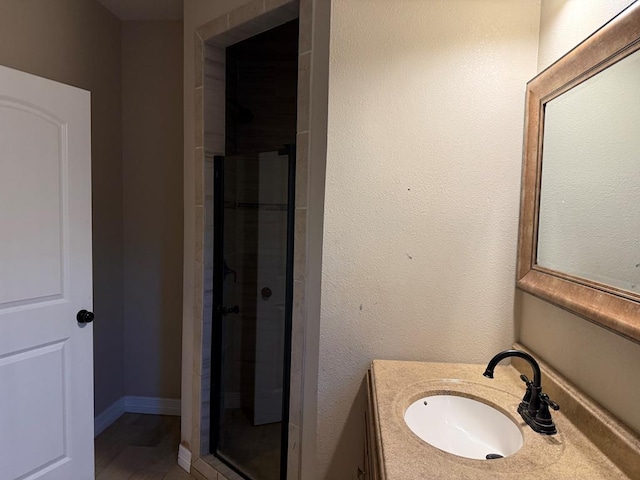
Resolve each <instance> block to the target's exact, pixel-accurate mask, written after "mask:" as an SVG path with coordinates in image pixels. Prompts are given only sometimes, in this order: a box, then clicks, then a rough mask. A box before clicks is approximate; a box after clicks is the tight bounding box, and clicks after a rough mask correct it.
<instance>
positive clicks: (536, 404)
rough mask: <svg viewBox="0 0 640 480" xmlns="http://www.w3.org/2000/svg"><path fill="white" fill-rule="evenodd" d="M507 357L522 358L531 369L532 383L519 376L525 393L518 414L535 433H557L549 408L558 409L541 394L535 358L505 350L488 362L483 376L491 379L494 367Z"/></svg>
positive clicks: (538, 370)
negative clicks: (524, 387)
mask: <svg viewBox="0 0 640 480" xmlns="http://www.w3.org/2000/svg"><path fill="white" fill-rule="evenodd" d="M507 357H519V358H522V359H524V360H526V361H527V362H529V365H531V368H532V369H533V381H530V380H529V379H528V378H527V377H526V376H525V375H520V379H521V380H522V381H523V382H524V383H525V384H526V385H527V391H526V392H525V394H524V397H523V398H522V401H521V402H520V405H518V413H519V414H520V416H521V417H522V419H523V420H524V421H525V422H526V423H527V425H529V426H530V427H531V428H532V429H533V430H534V431H535V432H538V433H542V434H545V435H553V434H554V433H557V430H556V426H555V425H554V423H553V419H552V418H551V413H550V412H549V408H552V409H553V410H559V409H560V407H559V406H558V404H557V403H555V402H553V401H551V400H550V399H549V396H548V395H547V394H546V393H542V379H541V375H540V365H538V362H536V359H535V358H533V357H532V356H531V355H529V354H528V353H527V352H523V351H521V350H505V351H504V352H500V353H498V354H497V355H495V356H494V357H493V358H492V359H491V360H490V361H489V364H488V365H487V369H486V370H485V371H484V374H483V375H484V376H485V377H487V378H493V370H494V369H495V368H496V365H497V364H498V363H499V362H501V361H502V360H504V359H505V358H507Z"/></svg>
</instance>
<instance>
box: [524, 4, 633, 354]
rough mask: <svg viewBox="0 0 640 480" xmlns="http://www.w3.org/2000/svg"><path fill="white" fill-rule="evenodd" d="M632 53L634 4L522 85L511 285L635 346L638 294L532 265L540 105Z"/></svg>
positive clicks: (539, 167)
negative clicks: (522, 122)
mask: <svg viewBox="0 0 640 480" xmlns="http://www.w3.org/2000/svg"><path fill="white" fill-rule="evenodd" d="M637 50H640V2H634V3H633V4H632V5H630V6H629V7H627V8H626V9H625V10H623V11H622V12H621V13H620V14H619V15H618V16H616V17H615V18H613V19H612V20H611V21H610V22H609V23H607V24H606V25H604V26H603V27H602V28H601V29H600V30H598V31H597V32H595V33H594V34H593V35H591V36H590V37H589V38H587V39H586V40H585V41H583V42H582V43H581V44H580V45H578V46H577V47H575V48H574V49H573V50H571V51H570V52H569V53H567V54H566V55H565V56H563V57H562V58H560V59H559V60H558V61H557V62H555V63H554V64H553V65H551V66H550V67H549V68H547V69H546V70H544V71H543V72H542V73H540V74H539V75H538V76H536V77H535V78H534V79H533V80H531V81H529V82H528V83H527V94H526V112H525V127H524V128H525V132H524V151H523V156H524V158H523V165H522V189H521V196H520V225H519V233H518V266H517V274H516V275H517V277H516V286H517V287H518V288H519V289H521V290H523V291H525V292H528V293H530V294H532V295H535V296H536V297H539V298H541V299H543V300H546V301H548V302H551V303H553V304H555V305H557V306H558V307H560V308H563V309H565V310H568V311H570V312H572V313H575V314H577V315H579V316H581V317H583V318H585V319H587V320H589V321H591V322H593V323H596V324H598V325H600V326H602V327H604V328H607V329H609V330H611V331H613V332H616V333H617V334H619V335H622V336H624V337H626V338H629V339H630V340H633V341H635V342H638V343H640V295H638V294H635V293H634V292H629V291H627V290H622V289H619V288H616V287H613V286H611V285H606V284H603V283H599V282H595V281H592V280H587V279H584V278H580V277H576V276H573V275H569V274H567V273H563V272H559V271H555V270H551V269H548V268H545V267H541V266H540V265H537V264H536V252H537V237H538V213H539V206H540V179H541V173H542V149H543V130H544V128H543V127H544V105H545V104H546V103H547V102H549V101H550V100H552V99H554V98H556V97H557V96H559V95H561V94H562V93H564V92H566V91H568V90H570V89H571V88H573V87H575V86H576V85H578V84H580V83H582V82H584V81H585V80H587V79H589V78H591V77H593V76H594V75H597V74H598V73H599V72H601V71H602V70H604V69H605V68H607V67H609V66H611V65H613V64H614V63H616V62H618V61H620V60H622V59H623V58H625V57H627V56H628V55H630V54H632V53H633V52H635V51H637ZM639 88H640V86H639ZM639 233H640V232H639Z"/></svg>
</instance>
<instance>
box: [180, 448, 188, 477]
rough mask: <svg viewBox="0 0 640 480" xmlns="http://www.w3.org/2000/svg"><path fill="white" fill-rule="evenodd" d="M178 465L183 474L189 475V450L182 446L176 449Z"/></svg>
mask: <svg viewBox="0 0 640 480" xmlns="http://www.w3.org/2000/svg"><path fill="white" fill-rule="evenodd" d="M178 465H180V468H182V469H183V470H184V471H185V472H187V473H191V450H189V449H188V448H187V447H185V446H184V445H180V446H179V447H178Z"/></svg>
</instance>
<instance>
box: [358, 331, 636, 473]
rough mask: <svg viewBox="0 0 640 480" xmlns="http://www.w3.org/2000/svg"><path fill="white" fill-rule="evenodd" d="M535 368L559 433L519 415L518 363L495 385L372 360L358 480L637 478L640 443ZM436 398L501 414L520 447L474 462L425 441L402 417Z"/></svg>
mask: <svg viewBox="0 0 640 480" xmlns="http://www.w3.org/2000/svg"><path fill="white" fill-rule="evenodd" d="M514 347H515V348H517V349H519V350H524V349H525V347H523V346H522V345H518V344H516V345H515V346H514ZM538 362H539V364H540V370H541V372H542V385H543V388H544V389H545V392H548V394H549V396H551V398H553V399H554V400H555V401H557V403H558V404H560V407H561V409H560V411H558V412H554V414H553V418H554V421H555V423H556V426H557V429H558V432H557V434H555V435H541V434H539V433H536V432H534V431H533V430H532V429H531V428H529V426H528V425H527V424H526V423H525V422H524V421H523V420H522V418H521V417H520V415H519V414H518V413H517V408H518V405H519V403H520V401H521V399H522V395H523V394H524V390H525V387H524V384H523V383H522V381H521V379H520V375H521V374H523V373H524V374H525V375H527V376H530V375H531V367H530V366H529V365H528V364H524V362H521V361H520V359H516V360H515V361H513V362H512V365H510V366H507V365H499V366H497V367H496V370H495V378H493V379H489V378H486V377H484V376H483V372H484V371H485V367H486V365H472V364H456V363H448V364H445V363H428V362H403V361H391V360H374V361H373V364H372V366H371V370H370V371H369V372H368V374H367V390H368V395H367V408H366V412H365V435H366V439H365V462H366V465H365V470H366V471H365V472H363V473H362V474H361V475H360V477H359V480H360V479H369V480H429V479H434V480H435V479H437V480H446V479H455V480H483V479H487V480H488V479H491V480H512V479H514V478H519V479H520V480H539V479H540V478H555V479H571V480H574V479H578V478H579V479H598V480H607V479H611V480H619V479H634V480H636V479H637V480H640V437H638V435H637V434H636V433H635V432H633V431H631V430H630V429H629V428H628V427H627V426H625V425H624V424H622V423H620V422H619V420H617V419H616V418H614V417H612V416H611V414H610V413H609V412H607V411H606V410H605V409H603V408H602V407H601V406H600V405H598V404H596V403H595V402H594V401H593V400H592V399H590V398H589V397H587V396H586V395H585V394H584V393H582V392H580V391H579V390H578V389H577V388H576V387H575V386H574V385H571V384H570V383H569V382H567V380H566V379H564V378H563V377H562V376H561V375H560V374H558V373H557V372H555V371H554V370H553V369H552V368H551V367H549V366H548V365H547V364H546V363H545V362H543V361H541V360H540V359H539V357H538ZM431 395H454V396H461V397H467V398H471V399H474V400H476V401H480V402H482V403H485V404H487V405H489V406H491V407H493V408H494V409H497V410H499V411H500V412H502V413H503V414H504V415H506V416H508V417H510V418H511V420H512V421H513V422H514V423H515V424H516V425H517V426H518V428H519V429H520V431H521V433H522V437H523V444H522V447H521V448H520V449H519V450H517V451H515V453H513V454H511V455H508V456H506V457H504V458H498V459H489V460H484V459H483V460H477V459H473V458H465V457H462V456H458V455H454V454H451V453H447V452H445V451H443V450H440V449H438V448H436V447H434V446H433V445H430V444H429V443H427V442H425V441H423V440H421V439H420V438H419V437H418V436H417V435H416V434H414V433H413V432H412V431H411V430H410V428H409V427H408V426H407V424H406V423H405V421H404V414H405V412H406V410H407V408H408V407H409V406H410V405H411V404H412V403H413V402H415V401H416V400H418V399H421V398H423V397H429V396H431Z"/></svg>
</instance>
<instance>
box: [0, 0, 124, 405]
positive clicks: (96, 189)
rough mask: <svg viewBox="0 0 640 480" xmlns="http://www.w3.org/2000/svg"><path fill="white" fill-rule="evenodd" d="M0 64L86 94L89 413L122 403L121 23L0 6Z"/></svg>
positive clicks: (89, 6) (54, 0)
mask: <svg viewBox="0 0 640 480" xmlns="http://www.w3.org/2000/svg"><path fill="white" fill-rule="evenodd" d="M0 64H2V65H5V66H7V67H11V68H15V69H17V70H22V71H25V72H29V73H33V74H35V75H39V76H41V77H45V78H49V79H51V80H56V81H58V82H62V83H66V84H70V85H74V86H77V87H80V88H84V89H86V90H89V91H90V92H91V137H92V138H91V144H92V145H91V156H92V163H91V168H92V189H93V292H94V296H93V304H94V307H93V308H94V312H95V314H96V321H95V324H94V365H95V409H96V413H100V412H101V411H102V410H104V409H105V408H106V407H108V406H109V405H111V404H112V403H113V402H114V401H116V400H117V399H118V398H120V397H121V396H122V395H123V392H124V388H123V378H122V372H123V358H122V351H123V332H124V329H123V316H122V312H123V298H122V285H123V266H122V254H123V239H122V235H123V232H122V209H123V206H122V109H121V98H122V94H121V58H120V21H119V20H118V19H117V18H116V17H114V16H113V15H112V14H111V13H110V12H109V11H108V10H107V9H105V8H104V7H103V6H102V5H101V4H99V3H98V2H96V1H94V0H89V1H87V0H82V1H79V0H46V1H42V0H2V1H1V2H0Z"/></svg>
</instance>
